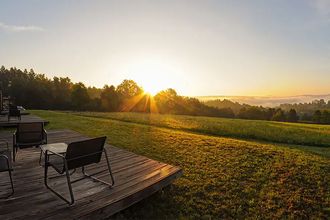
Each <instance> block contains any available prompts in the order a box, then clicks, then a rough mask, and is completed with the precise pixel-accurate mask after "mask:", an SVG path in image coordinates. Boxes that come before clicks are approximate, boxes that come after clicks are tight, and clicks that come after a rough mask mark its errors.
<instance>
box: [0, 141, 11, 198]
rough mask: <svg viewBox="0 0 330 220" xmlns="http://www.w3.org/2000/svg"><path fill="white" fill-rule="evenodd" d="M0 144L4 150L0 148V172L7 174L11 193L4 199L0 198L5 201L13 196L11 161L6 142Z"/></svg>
mask: <svg viewBox="0 0 330 220" xmlns="http://www.w3.org/2000/svg"><path fill="white" fill-rule="evenodd" d="M0 143H1V144H5V145H6V146H7V147H6V148H0V172H8V175H9V180H10V184H11V193H10V194H8V195H7V196H5V197H0V198H1V199H7V198H9V197H10V196H12V195H13V194H14V184H13V178H12V173H11V172H12V171H13V166H12V160H11V152H10V150H9V146H8V142H7V141H6V140H0Z"/></svg>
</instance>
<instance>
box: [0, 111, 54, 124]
mask: <svg viewBox="0 0 330 220" xmlns="http://www.w3.org/2000/svg"><path fill="white" fill-rule="evenodd" d="M24 122H43V123H45V124H48V123H49V122H48V121H46V120H45V119H42V118H40V117H38V116H35V115H31V114H29V115H22V116H21V120H18V119H17V118H16V117H12V118H10V120H9V121H8V116H7V115H1V116H0V127H16V126H17V124H18V123H24Z"/></svg>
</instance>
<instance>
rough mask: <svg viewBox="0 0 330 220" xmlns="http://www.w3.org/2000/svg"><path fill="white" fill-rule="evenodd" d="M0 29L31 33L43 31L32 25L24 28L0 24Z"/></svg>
mask: <svg viewBox="0 0 330 220" xmlns="http://www.w3.org/2000/svg"><path fill="white" fill-rule="evenodd" d="M0 29H3V30H5V31H10V32H26V31H29V32H33V31H43V30H44V29H43V28H41V27H38V26H33V25H25V26H18V25H8V24H5V23H2V22H0Z"/></svg>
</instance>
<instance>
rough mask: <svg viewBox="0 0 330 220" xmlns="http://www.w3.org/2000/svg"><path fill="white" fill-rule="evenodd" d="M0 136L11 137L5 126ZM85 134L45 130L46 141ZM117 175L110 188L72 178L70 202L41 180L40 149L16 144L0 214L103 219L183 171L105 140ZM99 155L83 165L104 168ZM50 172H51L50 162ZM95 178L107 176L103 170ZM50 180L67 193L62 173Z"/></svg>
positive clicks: (1, 180)
mask: <svg viewBox="0 0 330 220" xmlns="http://www.w3.org/2000/svg"><path fill="white" fill-rule="evenodd" d="M0 138H5V139H7V140H8V141H9V142H10V146H12V145H11V142H12V136H11V133H9V132H2V133H0ZM85 138H86V137H85V136H83V135H81V134H79V133H77V132H74V131H71V130H57V131H50V132H48V143H55V142H65V143H70V142H72V141H77V140H83V139H85ZM106 148H107V150H108V155H109V158H110V161H111V167H112V171H113V175H114V179H115V185H114V186H113V187H112V188H109V187H108V186H106V185H104V184H102V183H98V182H93V181H92V180H90V179H83V180H81V181H78V182H76V183H73V184H72V186H73V192H74V195H75V199H76V203H75V205H73V206H71V207H69V206H68V205H67V204H66V203H65V202H64V201H62V200H61V199H59V198H58V197H56V196H55V195H54V194H53V193H51V192H50V191H49V190H48V189H47V188H46V187H45V185H44V182H43V176H44V175H43V171H44V170H43V167H41V166H39V164H38V160H39V155H40V150H39V149H37V148H30V149H24V150H19V151H18V154H17V158H16V163H15V164H14V172H13V179H14V186H15V194H14V196H13V197H12V198H10V199H7V200H0V219H1V220H3V219H103V218H107V217H109V216H111V215H113V214H115V213H117V212H119V211H121V210H123V209H125V208H127V207H129V206H131V205H132V204H134V203H136V202H138V201H140V200H142V199H144V198H146V197H148V196H150V195H151V194H153V193H155V192H157V191H158V190H160V189H161V188H163V187H165V186H167V185H169V184H170V183H171V182H172V181H173V180H174V179H176V178H178V177H179V176H181V175H182V171H181V169H180V168H178V167H174V166H171V165H168V164H164V163H161V162H158V161H155V160H151V159H149V158H147V157H143V156H139V155H136V154H134V153H131V152H128V151H126V150H123V149H120V148H116V147H113V146H109V145H107V146H106ZM105 168H106V163H105V159H104V158H103V160H102V162H101V163H100V164H98V165H93V166H90V167H89V168H88V169H87V171H89V172H97V171H100V170H105ZM49 171H51V172H50V174H51V175H50V176H55V172H54V171H53V169H51V168H50V170H49ZM71 177H72V178H71V179H72V180H74V179H76V178H77V179H78V178H81V177H82V174H81V172H80V171H77V172H76V173H74V174H73V175H72V176H71ZM98 177H99V178H101V179H103V180H107V181H109V180H110V179H109V175H108V174H107V173H106V172H104V173H103V174H102V173H101V174H99V175H98ZM8 180H9V178H8V174H7V173H0V193H1V194H2V193H3V192H4V191H5V190H9V185H10V184H9V182H8ZM50 185H52V186H53V187H55V188H56V189H58V190H59V191H60V192H61V193H65V195H67V196H69V194H68V189H67V185H66V181H65V177H64V176H62V177H54V178H53V179H51V180H50Z"/></svg>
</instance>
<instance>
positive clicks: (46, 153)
mask: <svg viewBox="0 0 330 220" xmlns="http://www.w3.org/2000/svg"><path fill="white" fill-rule="evenodd" d="M48 152H50V153H51V155H56V156H58V157H61V158H63V159H65V156H64V155H62V154H59V153H56V152H54V151H51V150H46V152H45V155H46V156H47V155H48Z"/></svg>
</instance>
